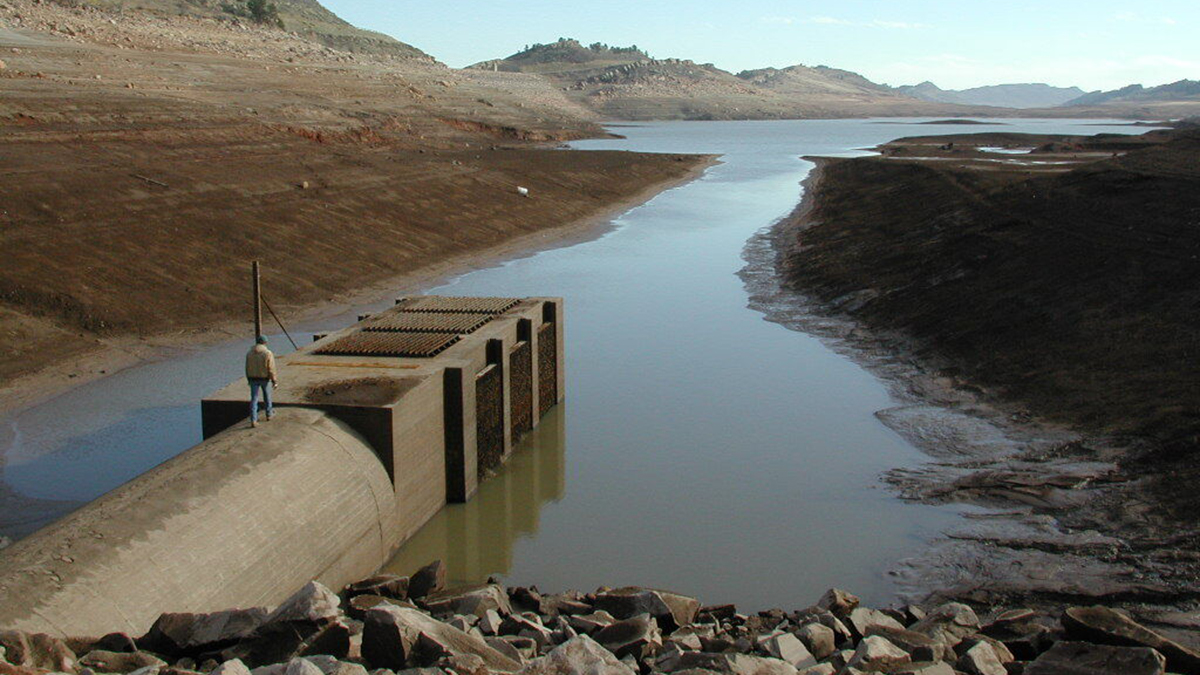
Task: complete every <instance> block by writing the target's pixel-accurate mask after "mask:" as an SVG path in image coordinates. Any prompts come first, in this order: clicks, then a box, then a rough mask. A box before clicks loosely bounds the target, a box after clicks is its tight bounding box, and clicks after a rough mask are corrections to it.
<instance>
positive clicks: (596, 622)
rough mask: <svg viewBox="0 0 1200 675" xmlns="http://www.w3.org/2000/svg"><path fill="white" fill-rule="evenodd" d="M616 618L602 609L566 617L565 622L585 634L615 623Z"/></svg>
mask: <svg viewBox="0 0 1200 675" xmlns="http://www.w3.org/2000/svg"><path fill="white" fill-rule="evenodd" d="M616 621H617V619H616V618H615V617H614V616H613V615H612V614H609V613H608V612H606V611H604V610H602V609H601V610H598V611H595V612H592V613H591V614H583V615H580V616H572V617H568V618H567V623H568V624H570V625H571V627H572V628H574V629H575V630H577V631H579V632H580V633H584V634H585V635H593V634H595V632H596V631H598V630H600V629H602V628H605V627H607V626H611V625H613V624H614V623H616Z"/></svg>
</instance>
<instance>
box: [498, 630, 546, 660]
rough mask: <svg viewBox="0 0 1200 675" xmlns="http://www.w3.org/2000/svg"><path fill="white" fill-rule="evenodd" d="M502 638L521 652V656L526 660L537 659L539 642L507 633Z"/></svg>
mask: <svg viewBox="0 0 1200 675" xmlns="http://www.w3.org/2000/svg"><path fill="white" fill-rule="evenodd" d="M500 639H501V640H504V641H505V642H507V643H508V644H510V645H512V646H513V648H514V649H516V650H517V651H518V652H520V653H521V656H522V657H523V658H524V660H526V661H528V660H531V659H535V658H537V656H538V643H537V642H536V641H535V640H533V639H532V638H527V637H520V636H517V635H505V636H502V637H501V638H500Z"/></svg>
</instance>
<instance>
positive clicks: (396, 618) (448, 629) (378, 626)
mask: <svg viewBox="0 0 1200 675" xmlns="http://www.w3.org/2000/svg"><path fill="white" fill-rule="evenodd" d="M362 650H363V657H364V658H366V659H367V660H368V661H370V662H371V664H373V665H375V666H382V667H385V668H403V667H405V666H408V665H417V666H424V665H430V664H432V663H433V662H435V661H437V660H438V659H440V658H442V657H444V656H455V655H458V654H474V655H476V656H478V657H480V658H481V659H483V662H484V664H485V666H486V667H487V668H488V669H489V670H493V671H502V672H509V673H511V672H516V671H517V670H520V668H521V664H519V663H517V662H516V661H514V660H513V659H510V658H509V657H507V656H505V655H504V654H501V653H500V652H498V651H496V650H495V649H493V648H491V647H489V646H488V644H487V643H486V642H484V641H483V640H481V639H479V638H478V637H476V636H474V635H470V634H468V633H464V632H462V631H461V630H458V629H456V628H454V627H452V626H449V625H447V624H445V623H442V622H441V621H438V620H437V619H434V618H432V617H430V616H428V615H426V614H424V613H422V612H420V611H417V610H413V609H407V608H405V607H393V606H382V607H376V608H374V609H371V610H369V611H368V612H367V616H366V621H365V623H364V626H363V646H362Z"/></svg>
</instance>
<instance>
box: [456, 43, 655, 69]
mask: <svg viewBox="0 0 1200 675" xmlns="http://www.w3.org/2000/svg"><path fill="white" fill-rule="evenodd" d="M649 60H650V55H649V54H647V53H646V52H644V51H642V50H640V49H638V48H637V46H636V45H635V46H632V47H612V46H609V45H606V44H603V43H600V42H596V43H593V44H591V45H588V46H586V47H585V46H583V44H581V43H580V42H579V41H578V40H574V39H571V38H559V39H558V41H557V42H551V43H550V44H535V45H532V46H528V47H526V48H525V49H523V50H521V51H519V52H517V53H516V54H513V55H512V56H509V57H506V58H503V59H493V60H491V61H484V62H482V63H476V64H475V65H473V66H468V67H469V68H471V69H475V70H498V71H503V72H512V73H564V72H571V71H576V70H588V69H596V68H608V67H611V66H618V65H622V64H626V63H636V62H638V61H649Z"/></svg>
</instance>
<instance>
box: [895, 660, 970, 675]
mask: <svg viewBox="0 0 1200 675" xmlns="http://www.w3.org/2000/svg"><path fill="white" fill-rule="evenodd" d="M889 675H956V671H955V670H954V669H953V668H951V667H950V664H949V663H946V662H945V661H920V662H914V663H906V664H904V665H902V666H897V667H896V668H894V669H893V670H891V671H889Z"/></svg>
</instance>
